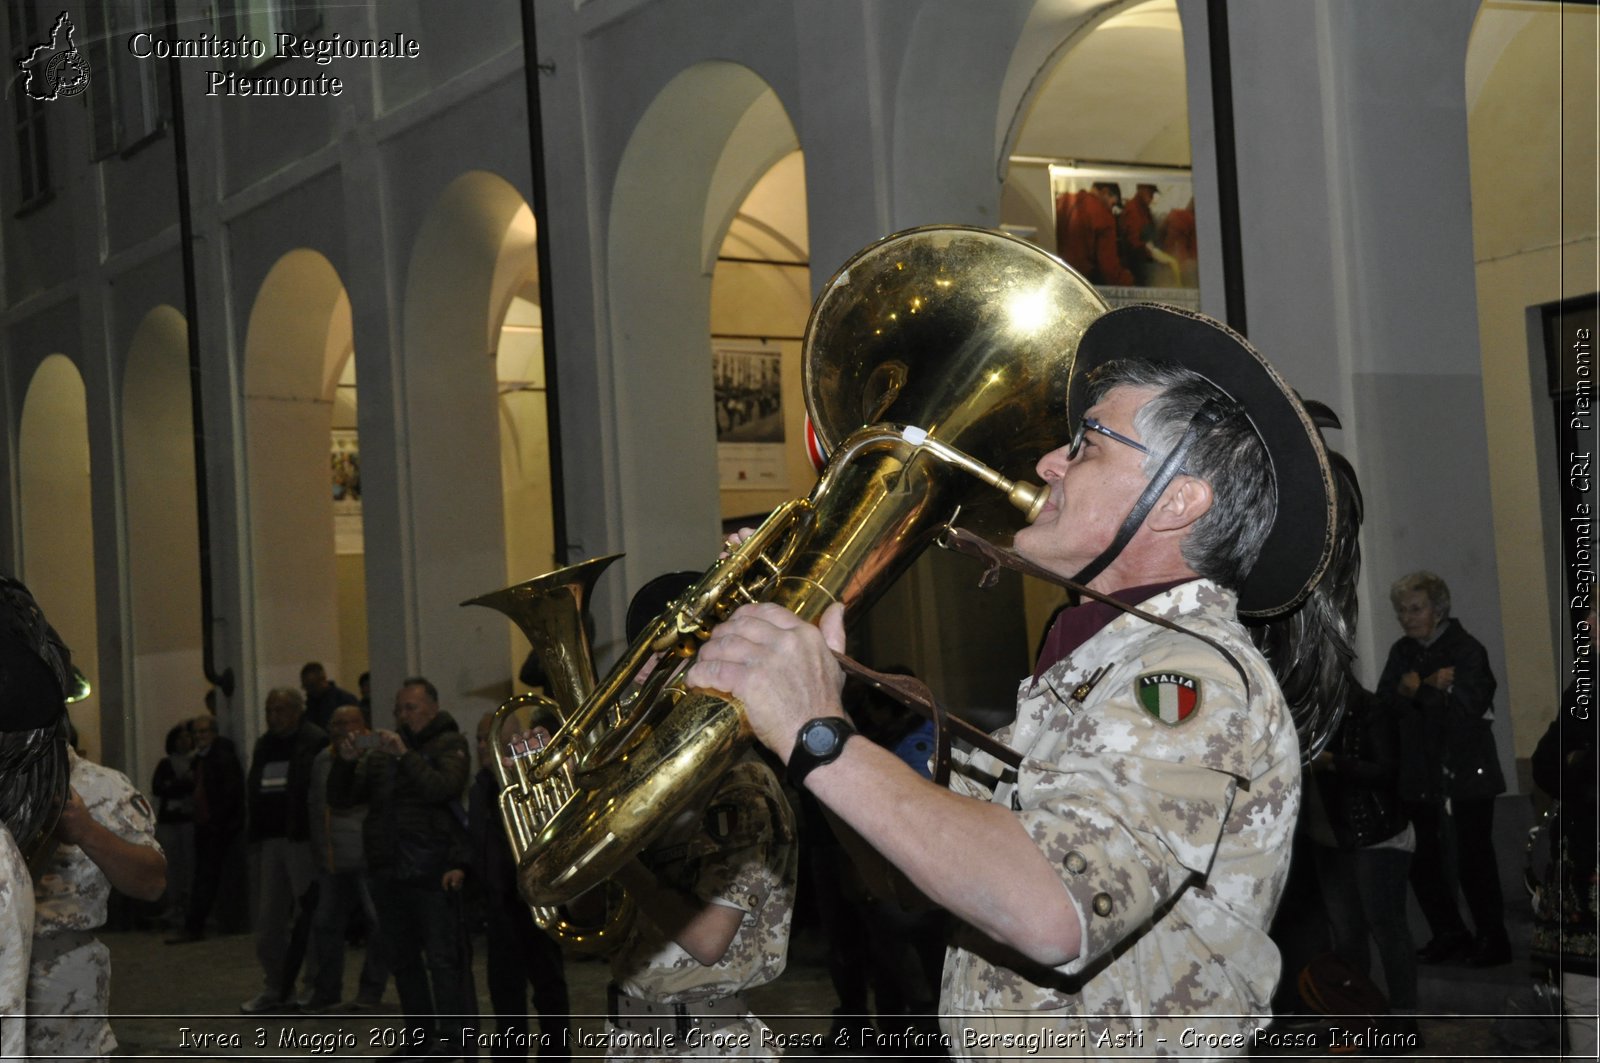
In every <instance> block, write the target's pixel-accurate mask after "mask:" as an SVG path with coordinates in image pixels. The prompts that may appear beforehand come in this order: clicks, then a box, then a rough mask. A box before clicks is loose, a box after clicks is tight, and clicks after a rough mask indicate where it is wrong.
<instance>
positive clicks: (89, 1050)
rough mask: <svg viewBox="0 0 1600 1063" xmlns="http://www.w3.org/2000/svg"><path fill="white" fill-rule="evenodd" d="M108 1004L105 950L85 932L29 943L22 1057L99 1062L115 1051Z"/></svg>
mask: <svg viewBox="0 0 1600 1063" xmlns="http://www.w3.org/2000/svg"><path fill="white" fill-rule="evenodd" d="M110 1004H111V950H109V949H107V948H106V947H105V946H104V945H103V944H101V943H100V941H99V940H98V939H96V938H95V936H94V935H93V934H91V933H89V932H88V931H86V930H76V931H73V930H69V931H63V932H61V933H57V934H48V935H44V936H41V937H36V938H34V939H33V962H32V965H31V966H30V968H29V970H28V1054H29V1055H30V1056H43V1057H53V1058H55V1059H58V1060H73V1059H104V1058H105V1057H106V1056H108V1055H110V1054H111V1053H112V1052H113V1051H115V1050H116V1047H117V1039H116V1038H115V1037H113V1036H112V1034H111V1023H110V1022H109V1021H107V1018H106V1012H107V1011H108V1010H109V1009H110Z"/></svg>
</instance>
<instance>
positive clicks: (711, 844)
mask: <svg viewBox="0 0 1600 1063" xmlns="http://www.w3.org/2000/svg"><path fill="white" fill-rule="evenodd" d="M640 858H641V859H642V860H643V861H644V864H645V866H646V867H648V868H649V869H650V870H651V871H653V872H654V873H655V875H656V876H657V878H658V879H660V881H662V882H663V883H664V884H666V885H669V886H672V887H675V888H677V889H679V890H681V891H682V892H684V893H685V894H687V895H689V896H691V897H694V898H696V899H697V900H699V901H701V902H703V903H706V904H722V905H726V906H728V907H731V908H737V909H739V910H740V911H741V912H743V913H744V916H743V919H742V921H741V922H740V925H739V929H738V931H737V932H736V933H735V934H734V936H733V941H732V942H731V943H730V944H729V945H728V951H727V952H726V953H725V954H724V955H723V957H722V959H721V960H719V961H717V962H716V963H714V964H711V965H710V966H707V965H705V964H702V963H701V962H700V961H699V960H697V959H695V958H694V957H693V956H691V955H689V954H688V953H687V952H685V951H684V950H683V949H682V948H680V947H679V946H678V944H677V942H675V941H673V940H672V939H671V938H669V937H667V935H666V934H665V933H664V932H663V931H662V930H661V929H660V928H659V927H657V926H656V925H655V924H654V923H652V922H651V921H650V920H649V918H648V917H646V916H643V915H641V916H640V917H639V922H638V923H637V924H636V926H635V928H634V930H633V933H632V934H630V935H629V937H628V940H627V941H626V942H624V944H623V946H622V949H621V950H620V951H619V952H618V953H617V955H616V956H615V957H614V958H613V960H612V964H611V976H612V980H613V981H615V982H616V984H617V986H618V988H620V989H621V990H622V991H623V992H624V993H627V994H629V995H630V996H634V997H639V998H640V999H643V1000H649V1001H652V1002H655V1003H660V1004H674V1003H684V1004H692V1003H695V1002H698V1001H706V1000H712V999H715V998H718V997H725V996H728V995H730V994H733V993H738V992H741V991H743V990H746V989H750V988H752V987H754V986H759V985H765V984H767V983H768V982H771V981H772V980H773V979H775V978H777V977H778V976H779V975H780V974H782V973H783V969H784V966H785V964H786V963H787V962H788V955H789V921H790V918H791V916H792V915H793V914H794V891H795V880H796V877H797V868H798V859H799V852H798V850H797V848H796V846H795V825H794V813H793V812H792V811H791V810H790V808H789V802H788V800H787V799H786V798H785V797H784V794H783V790H782V788H781V786H780V785H779V783H778V780H777V777H776V776H775V775H773V773H772V771H771V769H769V768H768V767H767V766H766V764H764V763H762V762H761V761H760V760H759V759H757V758H756V757H755V756H754V755H751V756H748V757H746V758H745V759H744V760H742V761H740V762H739V763H738V764H736V765H735V766H734V767H733V769H732V770H730V771H729V772H728V774H727V775H726V776H725V777H724V778H723V780H722V782H721V783H720V784H719V785H718V786H717V789H716V790H715V792H713V794H712V795H711V799H710V800H709V801H707V802H706V803H705V805H704V806H702V808H701V809H699V810H698V811H697V812H696V813H695V814H693V816H692V817H686V818H684V819H682V820H680V821H679V822H678V823H676V824H674V825H673V826H672V827H670V828H668V831H667V833H666V835H665V836H664V837H663V838H662V839H660V840H658V841H656V842H655V843H653V844H652V845H651V847H650V848H648V849H647V850H645V852H644V853H643V854H641V857H640ZM740 1028H742V1031H743V1033H748V1034H749V1035H750V1037H749V1038H748V1040H749V1042H750V1043H751V1044H757V1045H759V1044H760V1043H761V1039H760V1035H759V1031H760V1030H761V1024H760V1020H758V1019H756V1018H755V1017H754V1016H751V1017H750V1018H749V1019H747V1020H745V1022H744V1023H736V1024H735V1029H736V1030H737V1029H740ZM728 1032H730V1033H732V1032H734V1031H728ZM741 1039H743V1038H742V1037H741ZM616 1047H617V1046H614V1048H613V1051H612V1053H611V1054H612V1055H614V1056H615V1055H631V1054H633V1053H630V1052H627V1051H617V1050H616ZM685 1047H687V1046H685ZM716 1051H717V1050H716V1047H715V1046H713V1045H709V1044H707V1045H702V1046H699V1047H698V1048H696V1049H695V1053H696V1054H700V1055H704V1054H705V1053H707V1052H716ZM717 1054H723V1053H717ZM772 1054H773V1053H772V1052H765V1053H763V1055H772Z"/></svg>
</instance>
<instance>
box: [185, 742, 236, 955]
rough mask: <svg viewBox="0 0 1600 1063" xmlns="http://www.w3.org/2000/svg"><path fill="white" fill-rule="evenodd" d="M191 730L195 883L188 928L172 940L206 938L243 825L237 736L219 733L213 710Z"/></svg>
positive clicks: (188, 916) (190, 901)
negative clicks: (213, 907)
mask: <svg viewBox="0 0 1600 1063" xmlns="http://www.w3.org/2000/svg"><path fill="white" fill-rule="evenodd" d="M189 733H190V734H191V735H192V736H193V737H194V768H193V773H194V793H193V802H194V884H193V886H192V888H191V889H190V891H189V907H188V908H187V909H186V910H185V912H184V916H183V930H182V931H181V932H180V933H178V934H175V935H174V936H172V937H170V938H168V939H167V944H169V945H183V944H187V943H189V942H192V941H201V940H203V939H204V938H205V936H206V921H207V919H208V918H209V917H210V915H211V907H212V905H213V904H215V903H216V899H217V891H218V889H219V888H220V887H221V884H222V875H223V871H224V870H225V869H226V867H227V865H228V858H229V853H230V851H231V852H237V845H238V839H239V832H240V831H241V830H242V829H243V828H244V769H243V768H241V767H240V766H239V754H238V753H237V752H236V751H235V750H234V746H233V742H232V741H230V740H229V739H227V738H223V737H222V736H220V735H219V734H217V720H216V717H214V716H212V715H210V714H209V713H208V714H207V715H205V716H197V717H195V718H194V719H193V720H191V721H190V723H189Z"/></svg>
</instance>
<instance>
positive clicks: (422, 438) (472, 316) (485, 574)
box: [374, 172, 557, 727]
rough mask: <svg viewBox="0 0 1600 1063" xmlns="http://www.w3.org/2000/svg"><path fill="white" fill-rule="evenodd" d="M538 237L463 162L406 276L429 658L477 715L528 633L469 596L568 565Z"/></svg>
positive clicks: (422, 620)
mask: <svg viewBox="0 0 1600 1063" xmlns="http://www.w3.org/2000/svg"><path fill="white" fill-rule="evenodd" d="M537 238H538V234H537V232H536V230H535V225H534V219H533V214H532V211H531V210H530V209H529V207H528V204H527V202H526V201H525V200H524V199H523V197H522V195H521V194H520V193H519V192H518V191H517V190H516V189H515V188H513V187H512V186H511V184H510V183H508V182H507V181H506V180H505V179H504V178H502V177H499V176H498V175H496V174H491V173H485V172H473V173H468V174H463V175H462V176H460V177H458V178H456V179H455V180H454V181H452V182H451V183H450V185H449V186H448V187H446V188H445V189H444V191H443V192H442V193H441V194H440V196H439V199H438V201H437V202H436V203H435V204H434V206H433V208H432V210H431V211H430V212H429V215H428V218H427V220H426V222H425V223H424V225H423V227H422V230H421V232H420V235H419V236H418V239H417V245H416V247H415V249H414V250H413V252H412V256H411V264H410V267H409V271H408V274H407V284H406V304H405V336H406V343H405V351H404V371H405V394H406V396H407V398H406V423H407V424H408V426H409V437H410V438H409V445H408V446H409V461H408V465H409V476H410V479H409V482H408V484H407V489H408V490H409V493H410V497H411V506H410V510H411V519H412V527H411V529H410V530H411V538H412V549H413V556H415V557H418V558H424V557H425V558H427V564H419V565H418V566H417V569H416V596H415V601H416V632H417V640H418V641H417V645H418V658H419V659H418V666H419V667H420V668H421V669H422V670H424V671H425V672H430V673H436V674H435V675H434V678H435V682H436V683H437V684H438V685H439V687H440V690H441V696H442V697H443V696H448V697H449V698H451V699H452V701H453V704H452V706H451V711H452V712H453V713H455V715H456V717H457V719H458V721H459V722H461V724H462V725H463V726H464V727H470V726H471V725H472V723H473V722H474V721H475V719H476V717H477V716H478V715H480V714H481V713H483V712H486V711H490V710H492V709H493V708H494V707H496V706H497V705H498V704H499V703H500V701H502V700H503V699H504V698H505V696H506V695H507V694H508V693H509V692H510V690H511V688H512V677H513V676H515V674H516V672H517V666H518V665H519V664H520V662H521V660H522V656H523V655H524V654H525V653H526V646H527V644H526V640H524V639H523V638H522V636H521V635H520V634H518V633H516V632H515V629H514V628H512V627H511V626H510V625H508V624H506V623H505V622H504V621H503V620H502V619H500V618H499V617H498V616H497V615H496V614H495V613H493V612H491V611H489V610H486V609H482V608H471V609H462V608H461V607H460V603H461V602H462V601H463V600H465V599H467V598H470V597H473V596H475V595H479V594H483V593H485V592H488V591H492V590H495V589H498V588H499V587H502V586H505V585H506V584H508V583H511V582H519V581H521V580H525V579H529V578H531V577H533V576H536V575H540V574H542V573H544V572H547V571H549V570H550V569H551V568H553V567H555V565H556V564H557V561H556V558H555V556H554V528H553V525H552V523H551V495H550V482H551V476H550V460H551V458H550V445H549V430H548V409H547V404H546V381H545V376H544V344H543V333H542V326H541V323H540V320H541V319H540V307H539V301H538V300H539V296H538V269H537V250H538V246H537ZM483 352H487V357H485V356H484V354H483ZM445 677H448V678H445ZM441 678H444V681H442V682H441V681H440V679H441ZM388 693H389V692H386V691H382V690H379V691H375V693H374V697H375V698H378V699H380V700H381V699H383V698H384V697H386V696H387V695H388Z"/></svg>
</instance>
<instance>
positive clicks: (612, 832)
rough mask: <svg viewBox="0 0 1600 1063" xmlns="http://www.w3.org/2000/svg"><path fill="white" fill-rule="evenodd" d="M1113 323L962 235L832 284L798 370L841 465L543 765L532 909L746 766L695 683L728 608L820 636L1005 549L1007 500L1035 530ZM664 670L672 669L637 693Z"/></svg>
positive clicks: (1074, 290)
mask: <svg viewBox="0 0 1600 1063" xmlns="http://www.w3.org/2000/svg"><path fill="white" fill-rule="evenodd" d="M1105 309H1106V306H1105V303H1104V301H1103V300H1102V299H1101V298H1100V297H1099V295H1098V294H1097V293H1096V292H1095V291H1094V288H1093V286H1092V285H1090V284H1089V283H1088V282H1087V281H1086V280H1084V279H1083V277H1082V276H1080V275H1079V274H1077V273H1076V272H1075V271H1073V270H1072V269H1071V268H1070V267H1069V266H1067V265H1066V264H1065V263H1063V262H1062V261H1061V260H1060V259H1058V258H1056V257H1055V256H1053V255H1050V254H1048V253H1046V252H1044V251H1042V250H1040V249H1039V248H1038V247H1036V246H1034V245H1032V244H1029V243H1027V242H1026V241H1023V240H1020V239H1017V238H1015V237H1012V236H1008V235H1006V234H1004V233H999V232H995V231H992V230H983V229H975V228H967V227H963V226H934V227H927V228H923V229H913V230H908V231H906V232H903V233H897V234H894V235H892V236H889V237H886V238H884V239H883V240H880V241H878V242H877V243H874V244H872V245H870V246H868V247H867V248H864V249H863V250H862V251H860V252H858V253H857V254H856V255H854V256H852V258H851V259H850V260H849V261H847V262H846V263H845V264H844V266H842V267H841V268H840V269H839V270H838V271H837V272H835V274H834V275H833V277H832V278H830V279H829V280H828V282H827V283H826V284H825V285H824V286H823V289H822V294H821V295H820V296H819V297H818V299H817V302H816V305H815V306H814V307H813V308H812V312H811V317H810V319H809V321H808V322H807V325H806V337H805V342H804V345H803V355H802V378H803V390H804V392H805V398H806V409H807V413H808V416H809V418H810V421H811V423H812V425H813V427H814V429H815V431H816V433H817V438H818V439H819V441H820V442H821V443H822V445H823V446H824V447H825V448H828V449H831V450H833V451H834V453H833V456H832V458H831V460H830V461H829V463H828V466H827V468H826V469H825V470H824V471H823V474H822V477H821V479H820V480H819V481H818V483H817V486H816V488H815V489H814V490H813V491H812V493H811V495H810V496H809V497H808V498H805V499H801V500H796V501H793V502H790V503H787V504H785V505H784V506H782V507H780V508H779V509H778V510H777V511H776V512H774V514H773V515H772V516H771V517H769V518H768V519H767V520H766V521H765V522H763V524H762V526H761V528H760V529H758V530H757V532H756V533H755V534H754V535H753V536H751V537H750V538H749V539H747V540H746V541H745V542H744V543H742V544H740V546H739V547H738V548H737V549H735V550H734V551H733V552H732V553H731V554H730V555H729V556H728V557H726V558H723V559H721V560H719V561H718V562H717V563H715V564H713V565H712V566H711V568H710V569H708V570H707V572H706V574H705V575H704V576H703V577H702V578H701V580H700V582H699V583H697V584H696V585H695V586H694V587H693V588H691V589H690V591H688V592H686V593H685V594H684V595H683V596H682V597H680V598H679V600H678V601H677V602H676V603H674V605H673V606H672V607H671V608H669V609H668V610H667V611H666V612H665V613H664V614H663V615H662V616H661V617H659V618H658V619H657V621H656V622H655V623H654V624H652V625H651V627H650V628H649V629H647V630H646V632H645V634H644V635H642V636H641V637H640V638H639V639H637V640H635V641H634V643H633V645H632V646H630V647H629V648H628V650H627V652H626V653H625V655H624V657H623V659H622V660H621V661H620V662H619V663H618V665H617V666H616V667H615V668H614V669H613V670H612V671H611V673H610V674H609V675H608V676H607V677H606V678H605V679H604V680H602V681H601V682H600V683H599V684H598V685H597V686H595V687H594V688H593V690H592V691H591V692H588V693H586V695H585V696H584V697H583V698H582V699H581V703H580V702H571V703H569V705H568V708H569V709H570V710H571V711H570V712H568V713H567V714H566V716H565V719H564V722H563V723H562V725H561V727H560V728H559V730H558V731H557V733H556V734H555V736H554V738H553V740H552V741H551V743H550V744H549V745H548V746H547V747H545V748H544V749H541V750H538V751H536V752H534V753H532V754H530V756H529V757H528V764H527V767H526V772H525V774H526V777H527V784H526V785H527V787H528V788H529V789H530V790H533V791H540V801H541V805H540V812H539V813H538V816H537V817H532V816H530V819H529V822H528V824H526V826H527V827H528V829H529V836H528V837H527V839H526V844H525V847H524V848H523V850H522V851H521V852H520V853H519V854H518V883H519V886H520V888H521V892H522V895H523V898H524V899H525V900H527V901H528V902H529V903H530V904H534V905H560V904H562V903H565V902H566V901H568V900H570V899H571V898H574V897H577V896H579V895H581V894H582V893H584V892H586V891H587V890H589V889H592V888H593V887H595V886H597V885H599V884H601V883H604V882H606V881H607V880H608V879H610V878H611V877H612V875H613V874H614V873H615V872H616V871H617V870H618V869H619V868H620V867H621V866H622V864H623V863H624V862H625V861H627V860H628V859H631V858H632V856H633V855H634V854H636V853H638V852H640V851H641V850H643V849H644V848H645V847H646V846H647V845H648V844H649V843H650V842H651V841H652V840H653V839H654V837H655V836H656V834H657V833H659V831H660V830H661V829H662V828H663V827H664V826H665V825H666V824H667V823H669V822H671V821H672V820H673V819H675V818H676V817H677V816H678V815H679V814H680V813H681V812H683V811H684V810H685V809H687V808H688V807H690V806H691V805H692V804H693V803H694V802H695V801H697V800H699V799H700V798H701V796H702V795H703V794H704V792H705V791H706V790H708V789H709V788H710V787H712V786H714V785H715V783H716V782H717V781H718V780H719V779H720V778H721V776H722V775H723V774H725V773H726V771H727V770H728V769H729V768H730V767H732V765H733V764H734V762H735V761H736V760H737V759H738V758H739V757H740V756H741V755H742V753H743V750H744V749H745V747H746V746H747V745H748V744H749V742H750V740H751V733H750V729H749V725H748V723H747V722H746V720H745V718H744V710H743V708H742V707H741V706H740V705H739V704H738V703H737V702H736V701H734V700H731V699H729V698H727V697H724V696H720V695H718V694H716V693H715V692H710V691H702V690H691V689H688V688H687V687H686V686H685V685H684V684H683V682H682V679H681V676H682V672H683V669H684V668H685V667H686V665H687V662H688V661H689V660H691V659H692V658H693V656H694V654H695V652H696V649H697V647H698V645H699V642H700V641H701V640H702V639H703V638H705V637H707V635H708V633H709V631H710V629H711V628H712V627H714V626H715V625H716V624H717V623H719V622H720V621H721V620H722V619H724V618H725V617H726V616H727V615H728V614H730V613H731V612H732V611H733V610H734V609H736V608H737V607H738V606H740V605H742V604H744V603H746V602H755V601H769V602H774V603H776V604H779V605H782V606H784V607H786V608H788V609H790V610H791V611H792V612H794V613H795V614H796V615H797V616H799V617H801V618H802V619H804V620H809V621H815V620H816V619H817V618H818V617H819V616H820V615H821V614H822V612H823V611H824V610H825V609H826V608H827V607H828V606H830V605H832V604H833V603H834V602H842V603H844V606H845V609H846V620H847V622H848V621H850V620H852V619H853V618H855V617H857V616H858V615H859V614H860V613H861V612H862V611H863V610H864V609H866V608H867V607H868V606H870V605H871V603H872V602H873V601H875V600H876V599H877V598H878V597H879V596H880V595H881V594H882V593H883V592H884V591H885V590H886V589H887V588H888V586H889V585H890V583H892V581H893V580H894V579H895V578H896V577H897V576H898V575H899V574H900V573H901V572H903V571H904V570H905V569H906V568H907V567H908V566H909V565H910V564H911V563H912V561H913V560H914V559H915V558H916V557H917V556H918V555H919V554H920V553H921V552H922V551H923V550H924V549H925V548H926V547H927V546H928V545H929V544H930V543H931V542H932V541H933V540H934V539H935V538H936V536H937V535H938V533H939V531H940V530H941V529H942V528H943V527H945V526H946V525H947V524H949V523H951V522H952V521H953V520H954V519H955V516H956V514H957V513H960V514H961V517H962V523H963V525H964V526H967V527H969V528H973V529H976V530H978V531H980V532H987V533H991V534H999V535H1005V534H1007V533H1008V532H1009V530H1011V529H1013V528H1014V527H1015V524H1016V518H1015V514H1014V513H1012V512H1011V511H1010V510H1009V509H1008V508H1007V507H1006V506H1004V505H1000V504H998V502H999V499H998V498H997V497H996V496H997V495H998V496H1003V497H1004V499H1005V500H1006V501H1007V502H1009V503H1010V505H1011V507H1014V508H1015V509H1020V510H1022V511H1023V513H1024V514H1025V515H1026V517H1027V519H1029V520H1031V519H1033V517H1034V516H1036V515H1037V513H1038V512H1039V510H1040V509H1041V508H1042V507H1043V505H1044V504H1045V501H1046V498H1047V496H1046V493H1045V491H1044V490H1043V489H1041V488H1037V487H1035V486H1033V485H1030V484H1026V483H1022V482H1021V481H1020V480H1019V479H1018V477H1019V475H1023V474H1025V473H1026V471H1027V469H1028V468H1029V467H1030V466H1031V464H1032V458H1031V457H1029V456H1030V455H1036V454H1040V453H1044V452H1046V451H1048V450H1051V449H1053V448H1054V447H1057V446H1060V445H1061V444H1062V443H1064V442H1065V440H1066V436H1067V434H1068V430H1069V428H1068V426H1067V424H1066V423H1065V417H1064V416H1063V415H1062V414H1061V412H1060V411H1063V410H1064V409H1065V406H1066V393H1067V383H1068V382H1069V380H1070V379H1071V377H1072V367H1073V359H1074V355H1075V352H1076V349H1077V344H1078V341H1079V339H1080V338H1081V336H1082V334H1083V330H1084V329H1085V328H1087V327H1088V325H1089V323H1090V322H1091V321H1093V320H1094V319H1095V318H1097V317H1098V316H1100V314H1102V313H1104V312H1105ZM864 425H865V426H868V427H862V426H864ZM905 425H914V426H916V427H914V428H907V427H904V426H905ZM991 464H992V465H994V466H995V467H994V468H991V467H990V465H991ZM547 578H548V577H547ZM536 648H537V647H536ZM657 654H664V655H666V657H667V660H665V661H663V662H662V665H661V668H662V669H664V672H663V673H662V674H659V675H658V674H652V675H651V676H650V679H649V680H648V682H646V683H644V684H642V685H641V684H640V683H639V682H638V677H639V676H640V675H641V674H643V671H644V669H645V668H646V667H647V666H648V665H649V664H650V663H651V662H652V661H653V660H655V659H656V655H657ZM557 780H561V781H560V782H559V783H558V782H557ZM569 784H570V790H568V789H567V786H568V785H569ZM551 808H553V809H554V810H553V811H550V812H549V813H548V814H545V810H547V809H551ZM535 820H536V821H535Z"/></svg>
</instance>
